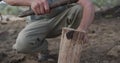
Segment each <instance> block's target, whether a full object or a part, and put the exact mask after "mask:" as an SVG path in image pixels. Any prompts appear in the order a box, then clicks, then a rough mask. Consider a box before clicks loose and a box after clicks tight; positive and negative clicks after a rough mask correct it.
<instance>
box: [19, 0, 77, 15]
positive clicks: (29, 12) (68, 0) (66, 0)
mask: <svg viewBox="0 0 120 63" xmlns="http://www.w3.org/2000/svg"><path fill="white" fill-rule="evenodd" d="M77 1H78V0H59V1H56V2H54V3H52V4H50V9H53V8H56V7H59V6H64V5H66V4H71V3H76V2H77ZM29 15H35V13H34V12H33V11H32V10H27V11H25V12H23V13H21V14H20V15H19V17H26V16H29Z"/></svg>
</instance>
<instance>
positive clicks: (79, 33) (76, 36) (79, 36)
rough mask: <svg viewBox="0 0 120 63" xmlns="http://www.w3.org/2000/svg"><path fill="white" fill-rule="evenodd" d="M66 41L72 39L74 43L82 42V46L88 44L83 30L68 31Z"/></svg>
mask: <svg viewBox="0 0 120 63" xmlns="http://www.w3.org/2000/svg"><path fill="white" fill-rule="evenodd" d="M66 36H67V39H73V40H75V41H82V44H85V43H87V42H88V36H87V33H86V31H84V30H72V31H69V32H68V33H67V34H66Z"/></svg>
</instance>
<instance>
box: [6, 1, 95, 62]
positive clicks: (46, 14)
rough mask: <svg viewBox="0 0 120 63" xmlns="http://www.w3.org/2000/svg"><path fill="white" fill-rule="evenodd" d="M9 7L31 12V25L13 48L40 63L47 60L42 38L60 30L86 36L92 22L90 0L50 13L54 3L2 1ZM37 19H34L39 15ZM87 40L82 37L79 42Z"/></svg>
mask: <svg viewBox="0 0 120 63" xmlns="http://www.w3.org/2000/svg"><path fill="white" fill-rule="evenodd" d="M4 1H5V2H6V3H8V4H10V5H13V6H30V7H31V9H32V10H33V11H34V12H35V14H36V15H35V16H32V17H31V21H29V22H28V24H27V26H26V27H25V28H24V29H23V30H22V31H21V32H20V33H19V35H18V38H17V40H16V43H15V45H14V46H13V48H14V49H16V50H17V51H18V52H21V53H27V54H28V53H38V52H40V53H41V54H40V60H41V61H42V60H45V59H47V57H46V54H48V53H46V51H48V50H47V48H48V47H47V41H46V38H48V37H49V38H52V37H56V36H58V35H60V33H61V29H62V27H71V28H75V29H76V30H77V31H80V32H84V33H86V32H87V29H88V27H89V26H90V24H91V23H92V21H93V17H94V7H93V5H92V3H91V1H90V0H78V2H77V3H78V4H69V5H66V6H61V7H58V8H55V9H52V10H51V9H50V8H49V4H50V3H52V2H54V1H56V0H4ZM39 14H40V16H37V15H39ZM82 38H84V40H87V37H86V36H82V37H81V39H82Z"/></svg>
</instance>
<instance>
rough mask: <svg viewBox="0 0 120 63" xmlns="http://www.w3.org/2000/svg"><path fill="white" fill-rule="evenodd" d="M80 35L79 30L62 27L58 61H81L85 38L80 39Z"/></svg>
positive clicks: (74, 62) (76, 62)
mask: <svg viewBox="0 0 120 63" xmlns="http://www.w3.org/2000/svg"><path fill="white" fill-rule="evenodd" d="M73 33H75V34H76V35H73ZM79 37H80V33H79V32H78V31H75V30H73V29H70V28H63V29H62V36H61V43H60V51H59V58H58V63H80V56H81V55H80V54H81V51H82V44H83V40H79ZM74 38H76V39H75V40H74Z"/></svg>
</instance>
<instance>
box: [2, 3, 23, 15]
mask: <svg viewBox="0 0 120 63" xmlns="http://www.w3.org/2000/svg"><path fill="white" fill-rule="evenodd" d="M20 12H21V10H20V8H19V7H16V6H10V5H7V4H0V13H1V14H5V15H6V14H9V15H18V14H19V13H20Z"/></svg>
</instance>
